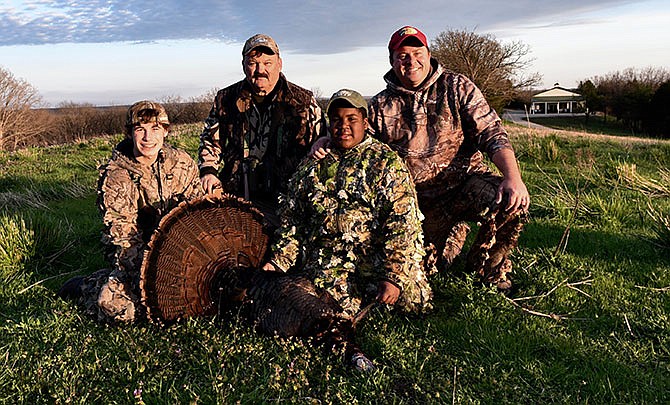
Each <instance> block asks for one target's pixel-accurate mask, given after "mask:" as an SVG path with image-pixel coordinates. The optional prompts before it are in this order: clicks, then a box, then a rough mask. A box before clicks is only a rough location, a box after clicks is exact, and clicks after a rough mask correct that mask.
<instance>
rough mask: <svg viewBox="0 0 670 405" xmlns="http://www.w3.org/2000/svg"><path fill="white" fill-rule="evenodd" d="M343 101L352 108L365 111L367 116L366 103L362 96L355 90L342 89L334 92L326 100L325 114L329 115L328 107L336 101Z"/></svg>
mask: <svg viewBox="0 0 670 405" xmlns="http://www.w3.org/2000/svg"><path fill="white" fill-rule="evenodd" d="M340 100H341V101H344V102H346V103H347V104H349V105H351V106H352V107H354V108H362V109H363V111H365V116H367V115H368V103H367V101H365V99H364V98H363V96H361V94H360V93H359V92H357V91H355V90H349V89H342V90H338V91H337V92H335V94H333V95H332V96H331V97H330V100H328V107H326V114H328V113H330V106H331V105H333V103H335V102H336V101H340Z"/></svg>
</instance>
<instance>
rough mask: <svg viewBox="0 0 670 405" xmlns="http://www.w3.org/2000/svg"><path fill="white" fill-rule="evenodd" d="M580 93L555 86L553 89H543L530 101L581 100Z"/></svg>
mask: <svg viewBox="0 0 670 405" xmlns="http://www.w3.org/2000/svg"><path fill="white" fill-rule="evenodd" d="M583 99H584V97H582V95H581V94H579V93H575V92H572V91H570V90H566V89H564V88H562V87H558V86H555V87H554V88H553V89H550V90H547V91H543V92H541V93H538V94H536V95H534V96H533V97H532V99H531V100H532V101H579V100H583Z"/></svg>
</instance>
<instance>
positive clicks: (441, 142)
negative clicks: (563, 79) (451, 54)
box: [312, 25, 530, 293]
mask: <svg viewBox="0 0 670 405" xmlns="http://www.w3.org/2000/svg"><path fill="white" fill-rule="evenodd" d="M388 49H389V62H390V63H391V70H389V71H388V72H387V73H386V74H385V75H384V80H385V81H386V89H385V90H383V91H381V92H380V93H378V94H377V95H375V96H374V97H372V99H371V100H370V102H369V117H368V121H369V123H370V128H371V129H372V130H373V131H374V132H375V136H376V137H377V138H378V139H380V140H381V141H383V142H385V143H387V144H388V145H389V146H391V148H392V149H394V150H395V151H396V152H398V154H399V155H400V156H401V157H402V158H403V159H404V160H405V163H406V164H407V167H408V169H409V171H410V173H411V175H412V179H413V180H414V184H415V186H416V191H417V196H418V199H419V206H420V208H421V211H422V212H423V214H424V216H425V220H424V223H423V230H424V235H425V238H426V241H427V242H430V243H432V244H433V245H434V246H435V247H436V249H437V256H438V257H437V258H438V267H439V268H448V267H449V266H450V265H451V264H452V262H453V260H454V259H455V258H456V257H457V256H458V255H459V254H460V253H461V249H462V248H463V244H464V243H465V239H466V237H467V235H468V232H469V231H470V227H469V225H468V222H478V223H481V224H482V225H481V227H480V228H479V231H478V233H477V237H476V239H475V242H474V243H473V246H472V248H471V249H470V252H469V253H468V258H467V267H468V268H469V269H470V270H471V271H473V272H475V273H477V274H479V276H480V279H481V281H482V282H484V283H486V284H491V285H495V286H496V287H497V288H498V290H500V291H501V292H504V293H509V292H510V291H511V289H512V280H511V277H510V273H511V270H512V263H511V261H510V259H509V257H508V256H509V254H510V253H511V251H512V249H513V248H514V247H516V245H517V240H518V238H519V235H520V233H521V230H522V228H523V225H524V224H525V223H526V222H527V212H528V207H529V204H530V196H529V194H528V190H527V188H526V185H525V184H524V182H523V180H522V179H521V172H520V170H519V166H518V164H517V161H516V157H515V155H514V150H513V149H512V145H511V143H510V141H509V137H508V136H507V133H506V132H505V129H504V128H503V127H502V123H501V120H500V118H499V117H498V114H496V112H495V111H494V110H493V109H492V108H491V107H490V106H489V104H488V103H487V102H486V99H485V98H484V95H483V94H482V92H481V91H480V90H479V89H478V88H477V86H476V85H475V84H474V83H473V82H472V81H471V80H470V79H468V78H467V77H465V76H463V75H461V74H458V73H454V72H451V71H448V70H446V69H445V68H444V67H442V66H441V65H440V64H439V63H438V61H437V60H436V59H434V58H432V56H431V53H430V49H429V48H428V41H427V40H426V35H425V34H424V33H423V32H421V30H419V29H418V28H416V27H412V26H409V25H406V26H404V27H402V28H400V29H398V30H397V31H395V32H394V33H393V34H392V35H391V39H390V40H389V44H388ZM325 145H326V143H325V142H324V141H319V142H317V143H315V145H314V147H313V148H312V155H313V156H315V157H317V158H323V157H325V156H326V152H327V149H322V148H323V147H324V146H325ZM483 153H486V154H487V155H488V157H489V159H490V160H491V161H492V162H493V163H494V164H495V166H496V167H497V168H498V169H499V170H500V172H501V173H502V176H499V175H497V174H494V173H493V172H492V171H491V170H490V168H489V167H488V166H487V165H486V164H485V163H484V156H483Z"/></svg>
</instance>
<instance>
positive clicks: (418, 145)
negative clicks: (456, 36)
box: [369, 59, 511, 201]
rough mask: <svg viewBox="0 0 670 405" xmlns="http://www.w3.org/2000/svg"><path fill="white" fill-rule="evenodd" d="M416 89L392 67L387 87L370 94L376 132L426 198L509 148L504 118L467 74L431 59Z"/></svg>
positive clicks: (483, 167)
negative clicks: (406, 85)
mask: <svg viewBox="0 0 670 405" xmlns="http://www.w3.org/2000/svg"><path fill="white" fill-rule="evenodd" d="M431 64H432V70H431V74H430V75H429V77H428V78H427V79H426V81H425V83H424V84H423V85H422V86H421V87H420V88H419V89H417V90H408V89H406V88H404V87H402V86H401V85H400V83H399V81H398V79H397V78H396V76H395V74H394V72H393V70H391V71H389V72H388V73H386V75H384V80H386V83H387V86H386V89H385V90H383V91H381V92H380V93H379V94H377V95H375V96H374V97H373V98H372V99H371V100H370V107H369V109H370V117H369V121H370V125H371V127H372V128H373V130H374V131H375V133H376V136H377V137H378V138H379V139H380V140H381V141H383V142H384V143H387V144H388V145H390V146H391V148H393V150H395V151H397V152H398V154H400V156H402V157H403V159H404V160H405V163H406V164H407V167H408V168H409V171H410V172H411V174H412V178H413V180H414V184H415V185H416V190H417V193H418V195H419V198H421V200H422V201H424V199H426V200H427V201H429V200H430V199H432V198H436V197H439V196H440V195H441V194H443V193H444V192H445V191H447V190H449V189H450V188H453V187H454V186H456V185H458V184H460V183H461V182H462V180H463V179H464V177H465V175H466V174H469V173H482V172H486V171H488V170H489V169H488V167H487V166H486V165H485V164H484V162H483V155H482V152H485V153H487V154H488V155H489V157H490V156H492V155H493V154H495V153H496V152H497V151H499V150H500V149H503V148H511V144H510V142H509V139H508V136H507V133H506V132H505V130H504V129H503V127H502V124H501V121H500V118H499V117H498V115H497V114H496V112H495V111H494V110H493V109H492V108H491V107H490V106H489V104H488V103H487V102H486V100H485V99H484V96H483V95H482V93H481V91H480V90H479V89H478V88H477V87H476V86H475V84H474V83H472V82H471V81H470V80H469V79H468V78H466V77H465V76H463V75H461V74H457V73H454V72H450V71H447V70H445V69H444V68H443V67H442V66H441V65H439V64H438V63H437V61H436V60H435V59H431Z"/></svg>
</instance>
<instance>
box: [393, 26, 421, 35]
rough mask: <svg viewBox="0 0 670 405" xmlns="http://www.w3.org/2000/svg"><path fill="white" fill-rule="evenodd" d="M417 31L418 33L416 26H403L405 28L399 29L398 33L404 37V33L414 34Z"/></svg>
mask: <svg viewBox="0 0 670 405" xmlns="http://www.w3.org/2000/svg"><path fill="white" fill-rule="evenodd" d="M418 33H419V31H417V30H416V28H414V27H405V28H403V29H401V30H400V32H399V33H398V35H400V36H401V37H404V36H405V35H416V34H418Z"/></svg>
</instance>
